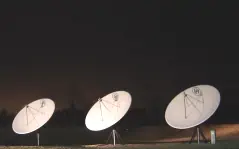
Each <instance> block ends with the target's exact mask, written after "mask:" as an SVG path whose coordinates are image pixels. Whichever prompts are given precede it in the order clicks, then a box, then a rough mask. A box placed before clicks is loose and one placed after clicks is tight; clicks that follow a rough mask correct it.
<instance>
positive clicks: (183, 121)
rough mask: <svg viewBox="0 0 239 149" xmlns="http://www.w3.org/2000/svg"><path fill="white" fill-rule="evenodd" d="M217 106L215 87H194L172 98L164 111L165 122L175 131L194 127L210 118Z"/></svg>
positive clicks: (218, 97)
mask: <svg viewBox="0 0 239 149" xmlns="http://www.w3.org/2000/svg"><path fill="white" fill-rule="evenodd" d="M219 104H220V93H219V91H218V90H217V89H216V88H215V87H213V86H210V85H198V86H194V87H191V88H188V89H186V90H184V91H183V92H181V93H180V94H178V95H177V96H176V97H174V99H173V100H172V101H171V102H170V103H169V105H168V107H167V109H166V112H165V120H166V122H167V123H168V124H169V125H170V126H171V127H173V128H177V129H187V128H191V127H195V126H197V125H199V124H201V123H203V122H205V121H206V120H207V119H208V118H210V117H211V116H212V115H213V114H214V112H215V111H216V110H217V108H218V106H219Z"/></svg>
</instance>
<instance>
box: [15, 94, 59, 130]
mask: <svg viewBox="0 0 239 149" xmlns="http://www.w3.org/2000/svg"><path fill="white" fill-rule="evenodd" d="M54 110H55V103H54V101H52V100H51V99H48V98H43V99H39V100H36V101H33V102H32V103H30V104H28V105H26V106H25V107H24V108H23V109H21V110H20V111H19V112H18V114H17V115H16V117H15V118H14V120H13V123H12V129H13V131H14V132H15V133H17V134H27V133H30V132H33V131H35V130H37V129H39V128H40V127H42V126H43V125H44V124H45V123H46V122H47V121H48V120H49V119H50V118H51V116H52V115H53V113H54Z"/></svg>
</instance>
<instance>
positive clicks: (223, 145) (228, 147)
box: [0, 141, 239, 149]
mask: <svg viewBox="0 0 239 149" xmlns="http://www.w3.org/2000/svg"><path fill="white" fill-rule="evenodd" d="M6 148H8V149H88V148H89V149H100V148H102V149H104V148H107V149H111V148H112V149H113V148H117V149H238V148H239V142H238V141H224V142H217V143H216V144H214V145H212V144H203V143H201V144H196V143H192V144H187V143H158V144H127V145H116V146H113V145H101V144H98V145H86V146H84V145H82V146H39V147H37V146H1V147H0V149H6Z"/></svg>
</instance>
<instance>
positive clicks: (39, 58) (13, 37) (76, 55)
mask: <svg viewBox="0 0 239 149" xmlns="http://www.w3.org/2000/svg"><path fill="white" fill-rule="evenodd" d="M2 6H4V8H2V9H0V13H1V23H0V34H1V35H0V39H1V40H0V42H1V44H0V48H1V54H0V71H1V73H0V82H1V83H0V107H1V108H7V109H9V110H11V111H18V110H19V109H21V107H22V106H24V104H26V103H28V102H31V101H33V100H36V99H38V98H42V97H49V98H52V99H53V100H54V101H55V102H56V106H57V108H61V107H64V105H65V107H66V106H69V102H70V100H71V99H74V100H76V103H77V106H78V107H80V108H83V109H85V110H88V109H89V108H90V106H91V105H92V104H93V103H94V102H95V100H97V98H98V97H102V96H104V95H106V94H108V93H110V92H112V91H115V90H121V89H123V90H127V91H129V92H130V93H131V94H132V96H133V107H146V108H150V107H152V106H155V105H157V106H158V107H159V108H163V109H165V108H166V106H167V104H168V103H169V102H170V101H171V99H172V98H173V97H174V96H176V94H178V93H179V92H180V91H181V90H183V89H185V88H187V87H190V86H192V85H197V84H211V85H214V86H215V87H216V88H218V89H219V91H220V92H221V95H222V104H224V105H228V107H229V106H230V105H239V102H238V98H237V97H238V95H237V92H238V82H239V79H238V74H239V73H238V66H239V63H238V62H239V60H237V59H238V58H237V54H236V53H235V52H236V50H237V49H238V23H237V22H239V21H238V16H237V14H238V13H236V8H235V9H234V8H229V7H227V5H226V4H219V2H216V1H210V2H209V1H203V2H202V1H194V2H181V3H180V2H177V3H175V2H172V1H167V2H157V3H156V2H152V1H137V2H136V1H132V2H129V1H128V2H127V3H124V2H119V1H93V2H92V1H91V2H89V1H88V2H77V3H74V2H66V1H64V2H61V1H57V2H50V1H39V2H36V1H28V2H22V1H21V2H20V1H19V2H15V3H9V4H4V5H2ZM222 6H223V8H224V9H222ZM233 50H234V52H233ZM228 107H227V108H228Z"/></svg>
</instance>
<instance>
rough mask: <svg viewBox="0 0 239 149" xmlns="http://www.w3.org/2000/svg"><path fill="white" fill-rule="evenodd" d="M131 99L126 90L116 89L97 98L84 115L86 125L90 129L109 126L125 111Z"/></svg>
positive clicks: (96, 129) (95, 129)
mask: <svg viewBox="0 0 239 149" xmlns="http://www.w3.org/2000/svg"><path fill="white" fill-rule="evenodd" d="M131 101H132V99H131V95H130V94H129V93H128V92H126V91H116V92H113V93H110V94H108V95H106V96H104V97H103V98H99V99H98V101H97V102H96V103H95V104H94V105H93V106H92V107H91V109H90V110H89V112H88V113H87V115H86V119H85V125H86V127H87V128H88V129H89V130H91V131H100V130H104V129H106V128H109V127H110V126H112V125H114V124H115V123H117V122H118V121H119V120H120V119H121V118H122V117H123V116H124V115H125V114H126V113H127V111H128V110H129V108H130V105H131Z"/></svg>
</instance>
